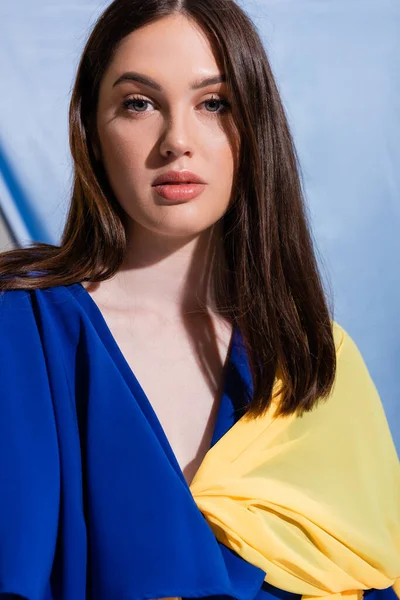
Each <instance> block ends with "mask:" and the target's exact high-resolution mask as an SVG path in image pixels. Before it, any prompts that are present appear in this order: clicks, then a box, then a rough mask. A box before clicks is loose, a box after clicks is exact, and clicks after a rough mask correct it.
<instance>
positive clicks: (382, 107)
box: [0, 0, 400, 453]
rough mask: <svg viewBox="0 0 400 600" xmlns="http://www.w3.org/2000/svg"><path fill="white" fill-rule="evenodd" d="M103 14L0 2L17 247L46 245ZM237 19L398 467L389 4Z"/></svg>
mask: <svg viewBox="0 0 400 600" xmlns="http://www.w3.org/2000/svg"><path fill="white" fill-rule="evenodd" d="M108 4H109V2H98V1H96V0H92V1H91V2H88V1H86V0H79V1H78V0H76V1H75V2H73V1H68V2H66V1H65V0H35V2H32V0H19V1H18V2H9V1H8V0H0V76H1V89H2V93H1V94H0V207H1V209H2V211H3V213H4V216H5V218H6V220H7V221H8V222H9V224H10V225H11V227H12V229H13V233H14V235H15V237H16V239H17V240H18V242H19V243H20V244H25V243H27V242H29V241H31V240H32V239H34V240H41V241H47V242H51V243H58V242H59V238H60V235H61V231H62V227H63V225H64V220H65V215H66V210H67V207H68V201H69V196H70V188H71V173H72V171H71V162H70V156H69V149H68V103H69V98H70V92H71V88H72V84H73V78H74V74H75V70H76V67H77V64H78V60H79V56H80V52H81V50H82V48H83V45H84V43H85V41H86V37H87V35H88V33H89V30H90V28H91V26H92V25H93V24H94V21H95V19H96V18H97V16H98V15H99V14H100V13H101V12H102V10H103V9H104V7H105V6H107V5H108ZM241 5H242V7H243V8H244V9H245V11H246V12H247V13H248V14H249V15H250V16H251V17H252V19H253V21H254V23H255V25H256V27H257V28H258V30H259V33H260V35H261V37H262V39H263V42H264V45H265V47H266V50H267V52H268V55H269V58H270V61H271V64H272V68H273V70H274V73H275V76H276V79H277V82H278V86H279V89H280V92H281V95H282V99H283V102H284V105H285V108H286V111H287V115H288V118H289V121H290V125H291V129H292V133H293V137H294V139H295V143H296V146H297V149H298V152H299V156H300V162H301V167H302V173H303V177H304V187H305V193H306V199H307V202H308V206H309V211H310V216H311V225H312V229H313V234H314V239H315V244H316V250H317V256H318V260H319V264H320V267H321V270H322V274H323V277H324V279H325V281H326V283H327V285H328V286H330V287H331V288H332V290H333V295H334V305H335V320H336V321H338V323H340V324H341V325H342V326H343V327H344V328H345V329H346V330H347V331H348V333H349V334H350V335H351V336H352V337H353V339H354V340H355V342H356V343H357V345H358V347H359V349H360V351H361V353H362V354H363V357H364V360H365V362H366V364H367V366H368V369H369V371H370V373H371V376H372V378H373V380H374V382H375V384H376V386H377V388H378V391H379V393H380V396H381V398H382V402H383V405H384V408H385V411H386V415H387V418H388V421H389V425H390V428H391V431H392V434H393V437H394V440H395V443H396V446H397V450H398V452H399V453H400V399H399V387H400V385H399V384H400V318H399V314H398V311H399V306H400V274H399V273H400V271H399V262H400V261H399V258H400V194H399V192H400V144H399V140H400V2H398V0H376V1H375V2H373V1H371V0H359V1H356V0H319V1H317V0H308V1H303V0H277V1H273V0H264V1H263V2H261V1H258V2H254V1H253V2H241Z"/></svg>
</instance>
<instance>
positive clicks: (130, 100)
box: [122, 96, 231, 115]
mask: <svg viewBox="0 0 400 600" xmlns="http://www.w3.org/2000/svg"><path fill="white" fill-rule="evenodd" d="M137 101H142V102H147V103H148V104H152V102H151V101H150V100H147V99H146V98H143V97H142V96H130V97H129V98H126V99H125V100H124V101H123V103H122V106H123V108H124V109H125V110H127V111H128V112H131V113H134V114H140V113H146V112H147V111H144V110H139V111H135V110H132V109H131V108H129V105H130V104H131V103H133V102H137ZM213 101H218V102H220V104H221V105H222V106H223V110H220V111H207V112H209V113H210V114H214V115H221V114H223V113H225V112H227V111H228V110H229V109H230V108H231V105H230V103H229V102H228V101H227V100H224V99H221V98H219V97H218V96H216V97H215V96H212V97H211V98H207V100H204V101H203V102H202V104H205V103H206V102H213Z"/></svg>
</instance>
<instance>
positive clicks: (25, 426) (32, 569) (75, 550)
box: [0, 284, 396, 600]
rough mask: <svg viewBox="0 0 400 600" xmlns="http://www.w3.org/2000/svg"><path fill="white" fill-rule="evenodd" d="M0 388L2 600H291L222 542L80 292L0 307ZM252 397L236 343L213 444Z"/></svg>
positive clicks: (7, 296) (62, 291)
mask: <svg viewBox="0 0 400 600" xmlns="http://www.w3.org/2000/svg"><path fill="white" fill-rule="evenodd" d="M0 385H1V388H0V485H1V493H0V594H1V595H2V597H3V598H4V597H7V594H18V595H20V596H22V597H24V598H27V599H28V600H86V599H90V600H92V599H93V600H139V599H146V598H159V597H165V596H178V597H183V598H198V597H212V598H237V599H238V600H252V599H254V598H257V600H272V599H274V598H282V599H287V600H289V596H290V597H291V598H293V599H294V598H295V597H297V595H296V594H291V593H288V592H283V591H281V590H277V589H276V588H273V587H272V586H269V585H268V584H266V583H263V581H264V577H265V573H264V572H263V571H261V570H260V569H258V568H256V567H254V566H253V565H251V564H249V563H247V562H245V561H244V560H242V559H241V558H239V557H238V556H237V555H236V554H235V553H233V552H232V551H230V550H229V549H227V548H226V547H224V546H223V545H222V544H220V543H218V542H217V541H216V539H215V537H214V535H213V533H212V531H211V529H210V528H209V526H208V524H207V522H206V520H205V519H204V517H203V516H202V514H201V513H200V511H199V510H198V508H197V506H196V504H195V502H194V500H193V498H192V496H191V493H190V490H189V488H188V486H187V484H186V481H185V479H184V477H183V474H182V471H181V469H180V467H179V465H178V463H177V460H176V458H175V456H174V453H173V451H172V449H171V447H170V445H169V443H168V440H167V438H166V436H165V434H164V432H163V429H162V427H161V425H160V422H159V421H158V419H157V417H156V414H155V412H154V411H153V409H152V407H151V404H150V402H149V400H148V398H147V397H146V395H145V393H144V391H143V389H142V388H141V386H140V384H139V382H138V380H137V379H136V377H135V375H134V373H133V372H132V370H131V368H130V367H129V365H128V363H127V361H126V360H125V358H124V356H123V354H122V353H121V351H120V349H119V347H118V345H117V343H116V341H115V339H114V338H113V336H112V334H111V332H110V330H109V328H108V326H107V324H106V322H105V320H104V318H103V317H102V314H101V312H100V310H99V309H98V307H97V305H96V304H95V303H94V301H93V300H92V298H91V296H90V295H89V294H88V293H87V291H86V290H85V289H84V288H83V287H82V286H81V285H80V284H74V285H71V286H67V287H64V286H59V287H52V288H48V289H46V290H34V291H25V290H16V291H8V292H5V293H3V294H1V295H0ZM249 390H250V391H251V378H250V376H249V369H248V363H247V360H246V356H245V352H244V350H243V347H242V345H241V339H240V335H239V333H238V332H237V331H235V334H234V336H233V341H232V345H231V348H230V351H229V356H228V363H227V370H226V379H225V389H224V393H223V395H222V398H221V403H220V409H219V414H218V419H217V424H216V427H215V431H214V436H213V440H212V444H214V443H216V441H217V440H218V439H219V438H220V437H221V436H222V435H223V434H224V433H225V432H226V431H227V430H228V429H229V428H230V427H231V426H232V425H233V424H234V422H235V421H236V419H237V418H239V417H240V416H241V414H242V413H243V408H244V403H245V402H244V398H245V396H246V392H247V393H248V392H249ZM378 594H380V595H379V598H378ZM382 594H385V596H383V595H382ZM392 594H393V596H391V595H390V590H388V591H386V592H374V593H373V594H371V596H370V598H369V600H394V598H396V596H395V594H394V592H392Z"/></svg>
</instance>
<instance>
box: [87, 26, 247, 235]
mask: <svg viewBox="0 0 400 600" xmlns="http://www.w3.org/2000/svg"><path fill="white" fill-rule="evenodd" d="M135 74H140V75H142V76H143V77H146V78H150V79H151V80H152V81H153V82H155V84H156V87H157V89H154V87H153V86H151V85H146V84H145V83H143V82H138V81H135V80H134V79H133V77H134V76H135ZM221 75H222V73H221V71H220V69H219V68H218V65H217V62H216V60H215V58H214V55H213V52H212V49H211V47H210V45H209V42H208V40H207V38H206V37H205V36H204V34H203V33H202V32H201V30H200V29H199V28H198V27H196V26H195V25H193V24H192V23H191V22H190V21H189V20H187V19H186V18H185V17H184V16H182V15H173V16H169V17H166V18H163V19H161V20H158V21H157V22H153V23H151V24H149V25H146V26H144V27H142V28H141V29H139V30H137V31H134V32H133V33H131V34H130V35H128V36H127V37H126V38H124V39H123V40H122V42H121V43H120V45H119V46H118V48H117V50H116V53H115V54H114V57H113V59H112V62H111V63H110V65H109V66H108V68H107V70H106V72H105V75H104V77H103V80H102V82H101V86H100V92H99V103H98V112H97V131H98V137H99V142H100V148H99V150H100V152H99V151H98V150H97V155H98V156H100V159H101V160H102V162H103V165H104V168H105V170H106V173H107V175H108V179H109V181H110V184H111V187H112V189H113V191H114V193H115V195H116V197H117V199H118V201H119V203H120V204H121V206H122V208H123V209H124V211H125V212H126V213H127V215H128V216H129V217H130V219H128V222H129V226H130V227H132V226H133V227H137V226H140V227H144V228H146V229H148V230H152V231H154V232H157V233H161V234H163V235H168V236H177V237H182V236H193V235H196V234H198V233H200V232H202V231H204V230H206V229H208V228H209V227H210V226H211V225H213V224H214V223H215V222H216V221H218V219H220V217H221V216H222V215H223V214H224V213H225V211H226V210H227V208H228V205H229V203H230V199H231V193H232V182H233V176H234V169H235V165H236V162H235V161H236V159H235V157H236V156H237V154H236V152H237V151H238V148H237V149H236V150H235V148H236V146H235V141H237V139H238V138H237V134H236V129H235V127H234V125H233V119H232V116H231V110H230V98H229V97H228V90H227V86H226V83H224V82H220V83H212V84H208V85H206V86H204V87H198V89H193V88H192V85H193V84H194V83H195V82H200V81H201V80H203V79H205V78H209V77H215V76H221ZM169 170H173V171H181V170H190V171H192V172H194V173H195V174H197V175H198V176H199V177H201V178H202V179H203V180H204V182H205V183H206V185H205V186H204V188H203V191H202V193H201V194H200V195H198V196H197V197H195V198H193V199H190V200H186V201H179V202H176V201H170V200H166V199H164V198H163V197H161V196H160V195H159V194H158V192H157V191H156V188H155V187H154V186H153V182H154V179H155V178H156V177H158V176H159V175H160V174H162V173H165V172H166V171H169Z"/></svg>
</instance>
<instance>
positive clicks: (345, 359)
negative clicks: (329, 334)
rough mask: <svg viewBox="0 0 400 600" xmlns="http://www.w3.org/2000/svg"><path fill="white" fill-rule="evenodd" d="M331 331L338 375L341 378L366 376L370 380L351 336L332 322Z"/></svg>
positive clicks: (363, 361)
mask: <svg viewBox="0 0 400 600" xmlns="http://www.w3.org/2000/svg"><path fill="white" fill-rule="evenodd" d="M332 330H333V338H334V341H335V348H336V360H337V368H338V369H340V375H341V376H342V377H344V376H345V377H348V376H351V377H354V376H357V375H360V376H361V377H362V378H365V377H366V376H367V377H368V378H370V374H369V371H368V368H367V365H366V363H365V360H364V358H363V356H362V353H361V351H360V349H359V347H358V345H357V344H356V342H355V340H354V339H353V338H352V336H351V335H350V334H349V333H348V331H347V330H346V329H344V327H343V326H342V325H339V323H337V322H336V321H333V322H332ZM338 374H339V373H338ZM371 381H372V380H371Z"/></svg>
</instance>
